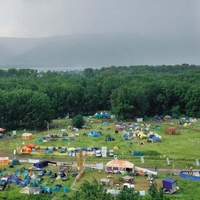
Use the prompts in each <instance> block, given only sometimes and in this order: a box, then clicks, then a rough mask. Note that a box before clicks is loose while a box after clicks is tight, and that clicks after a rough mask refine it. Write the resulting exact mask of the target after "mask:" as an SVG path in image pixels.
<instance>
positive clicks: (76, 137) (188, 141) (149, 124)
mask: <svg viewBox="0 0 200 200" xmlns="http://www.w3.org/2000/svg"><path fill="white" fill-rule="evenodd" d="M84 120H85V121H86V122H87V124H90V126H91V128H90V129H85V128H83V129H76V128H75V129H71V128H70V127H69V126H70V119H62V120H60V119H59V122H60V126H58V127H57V128H52V129H47V130H44V131H42V132H34V131H31V130H28V131H27V130H26V133H32V134H29V136H31V137H29V138H24V131H18V130H17V131H15V132H14V133H16V134H14V135H13V132H5V133H4V134H7V137H3V138H2V139H1V140H0V143H1V154H2V157H3V156H5V155H7V157H8V158H7V159H6V160H4V161H2V162H1V163H2V166H1V168H2V169H4V168H6V170H5V171H3V170H2V173H3V174H5V173H14V172H17V171H18V170H19V169H20V168H22V167H25V169H27V168H30V167H31V166H33V163H28V162H27V163H20V164H19V165H13V168H12V167H11V168H10V164H12V163H10V162H8V160H13V159H18V160H27V161H28V160H31V159H32V160H38V161H39V160H47V161H49V165H47V166H46V167H44V168H45V170H46V171H51V172H52V173H56V174H58V173H59V168H60V166H59V165H60V163H68V164H69V163H73V167H72V166H71V170H69V171H68V172H67V173H66V174H67V177H69V178H67V180H66V181H63V180H62V178H61V179H59V180H57V181H55V180H54V181H52V182H51V179H50V175H47V174H45V173H46V172H45V173H42V176H41V179H43V180H42V181H41V180H40V181H41V186H46V187H49V188H51V189H52V188H54V186H56V185H62V189H61V188H60V189H58V188H57V189H55V188H54V189H55V190H54V189H53V191H52V194H51V197H52V196H53V195H55V196H58V197H61V196H62V195H63V194H65V192H64V191H63V188H65V189H66V190H67V192H66V194H67V195H70V192H72V188H73V189H78V188H79V187H80V185H81V183H83V182H84V180H88V181H92V180H93V179H94V177H95V178H96V179H97V180H98V181H99V182H100V181H101V180H102V181H105V182H104V183H103V184H104V185H105V188H106V189H111V188H112V189H113V188H115V189H117V188H121V187H122V186H123V177H124V176H127V175H129V173H130V172H131V171H130V170H129V171H128V174H127V172H124V171H123V172H122V171H121V172H120V173H117V172H118V171H120V170H118V169H117V171H116V173H109V172H108V171H107V172H106V170H105V169H104V168H101V167H100V168H99V166H100V165H99V164H101V163H102V164H103V166H106V164H107V163H109V162H110V161H112V160H115V161H117V160H125V161H126V160H127V161H129V162H131V163H133V165H134V170H135V173H134V182H135V183H134V186H135V189H136V190H138V191H147V190H148V187H149V184H150V180H149V179H147V178H148V177H147V176H146V173H144V171H145V170H142V173H141V170H136V169H137V168H138V167H140V168H142V169H146V170H151V171H153V172H155V170H156V173H158V175H157V178H156V179H155V181H156V183H157V186H158V187H161V186H162V180H163V179H165V178H174V179H176V180H178V186H179V188H180V190H179V191H177V192H176V193H175V194H173V195H172V196H170V198H172V199H173V196H174V198H176V197H179V196H181V198H182V199H187V197H188V196H187V195H188V194H187V191H188V190H194V188H196V186H197V185H198V184H199V182H195V181H189V180H184V179H181V178H180V177H179V175H178V172H179V171H181V170H182V169H189V168H190V167H192V168H193V169H198V168H199V166H197V165H196V159H198V151H199V145H200V144H199V137H198V133H199V130H200V124H199V123H200V122H199V121H198V120H197V119H193V118H188V119H181V122H183V123H182V124H181V125H180V123H179V122H180V119H177V120H175V119H173V120H172V119H167V120H164V121H155V120H154V119H152V118H148V119H144V121H143V122H137V121H135V120H133V121H129V122H123V123H122V122H117V121H116V120H111V119H103V120H102V119H96V118H91V117H85V118H84ZM54 123H58V120H55V121H54ZM185 123H187V124H188V125H185ZM116 125H120V127H121V130H118V131H116V128H115V127H116ZM122 126H123V127H124V128H123V129H122ZM174 126H176V127H177V129H178V130H179V131H178V132H177V133H175V134H166V132H165V130H166V128H169V127H174ZM91 133H92V134H91ZM94 133H95V134H94ZM142 133H146V134H144V135H145V136H146V137H145V136H144V135H142ZM148 135H149V136H151V137H150V138H149V137H148ZM152 135H153V136H154V137H152ZM72 138H73V139H72ZM106 138H112V139H110V140H107V139H106ZM103 147H104V148H103ZM22 149H24V151H25V152H23V151H22ZM101 149H102V155H101V156H100V157H98V156H95V153H94V152H95V151H97V150H101ZM103 149H104V152H103ZM186 149H190V150H188V151H186ZM109 150H113V151H114V156H113V157H110V156H109ZM79 152H83V155H82V156H83V158H84V162H83V165H84V166H85V173H84V174H83V176H82V177H81V178H80V180H79V181H77V182H75V178H76V177H75V176H73V174H76V173H77V172H79V168H78V166H77V164H78V161H77V157H78V155H79ZM3 162H4V164H3ZM50 162H58V163H59V164H58V165H57V166H56V165H54V164H51V163H50ZM91 166H94V167H91ZM155 167H156V169H155ZM140 173H141V174H140ZM23 174H24V172H23V173H21V176H22V177H23ZM76 175H77V174H76ZM23 180H24V177H23ZM195 185H196V186H195ZM28 186H29V185H26V186H25V187H28ZM21 189H22V188H21V187H19V186H17V187H16V186H13V185H9V188H8V190H6V191H1V192H0V197H1V196H2V197H3V196H5V195H7V193H8V191H9V194H10V195H11V196H12V191H13V192H15V193H17V195H15V197H17V196H19V198H20V195H23V194H21V193H20V190H21ZM27 190H28V189H27ZM32 192H33V191H32ZM197 194H198V192H197ZM24 195H25V194H24ZM193 195H194V196H195V195H196V194H195V193H193Z"/></svg>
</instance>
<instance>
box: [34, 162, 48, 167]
mask: <svg viewBox="0 0 200 200" xmlns="http://www.w3.org/2000/svg"><path fill="white" fill-rule="evenodd" d="M46 166H48V161H40V162H38V163H34V167H37V168H44V167H46Z"/></svg>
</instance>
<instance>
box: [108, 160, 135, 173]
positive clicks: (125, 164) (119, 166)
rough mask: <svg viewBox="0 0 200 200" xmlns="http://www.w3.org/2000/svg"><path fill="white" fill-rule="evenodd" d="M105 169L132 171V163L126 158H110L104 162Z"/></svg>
mask: <svg viewBox="0 0 200 200" xmlns="http://www.w3.org/2000/svg"><path fill="white" fill-rule="evenodd" d="M106 171H108V172H109V171H112V172H114V173H117V172H125V171H127V172H132V171H134V164H133V163H131V162H129V161H126V160H112V161H110V162H108V163H107V164H106Z"/></svg>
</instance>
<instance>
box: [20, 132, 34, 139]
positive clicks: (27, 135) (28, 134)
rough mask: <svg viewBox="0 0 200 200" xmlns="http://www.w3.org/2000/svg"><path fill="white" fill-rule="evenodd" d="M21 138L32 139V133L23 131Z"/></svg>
mask: <svg viewBox="0 0 200 200" xmlns="http://www.w3.org/2000/svg"><path fill="white" fill-rule="evenodd" d="M22 139H23V140H30V139H32V133H23V134H22Z"/></svg>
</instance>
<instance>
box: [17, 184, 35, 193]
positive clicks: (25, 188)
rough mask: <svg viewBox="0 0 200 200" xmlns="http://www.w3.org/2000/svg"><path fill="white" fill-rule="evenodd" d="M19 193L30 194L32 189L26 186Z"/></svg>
mask: <svg viewBox="0 0 200 200" xmlns="http://www.w3.org/2000/svg"><path fill="white" fill-rule="evenodd" d="M20 193H22V194H32V193H33V188H32V187H28V186H26V187H24V188H22V189H21V190H20Z"/></svg>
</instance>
